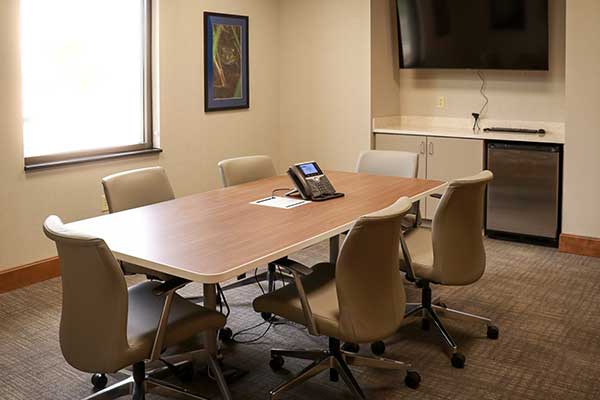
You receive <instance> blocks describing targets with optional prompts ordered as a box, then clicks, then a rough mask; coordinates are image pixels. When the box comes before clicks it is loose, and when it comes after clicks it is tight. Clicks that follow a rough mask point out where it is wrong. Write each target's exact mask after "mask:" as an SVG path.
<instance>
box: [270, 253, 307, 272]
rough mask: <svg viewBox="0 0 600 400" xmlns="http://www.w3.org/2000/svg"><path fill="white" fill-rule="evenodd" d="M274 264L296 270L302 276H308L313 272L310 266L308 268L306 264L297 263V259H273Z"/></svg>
mask: <svg viewBox="0 0 600 400" xmlns="http://www.w3.org/2000/svg"><path fill="white" fill-rule="evenodd" d="M274 264H276V265H279V266H280V267H284V268H287V269H289V270H290V271H292V272H297V273H298V274H300V275H302V276H308V275H310V274H312V272H313V270H312V268H309V267H307V266H306V265H304V264H302V263H299V262H298V261H294V260H290V259H289V258H287V257H284V258H282V259H279V260H277V261H275V263H274Z"/></svg>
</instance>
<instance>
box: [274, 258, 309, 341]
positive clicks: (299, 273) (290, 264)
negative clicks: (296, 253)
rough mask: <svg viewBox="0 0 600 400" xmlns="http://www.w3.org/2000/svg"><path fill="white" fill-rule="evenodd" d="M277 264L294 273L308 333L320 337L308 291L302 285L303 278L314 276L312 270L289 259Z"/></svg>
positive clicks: (283, 259) (279, 261)
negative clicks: (307, 294)
mask: <svg viewBox="0 0 600 400" xmlns="http://www.w3.org/2000/svg"><path fill="white" fill-rule="evenodd" d="M275 264H277V265H280V266H282V267H284V268H287V269H289V270H290V272H291V273H292V276H293V277H294V284H295V285H296V290H297V291H298V296H299V297H300V304H301V305H302V313H303V314H304V320H305V321H306V325H307V328H308V333H310V334H311V335H313V336H319V330H318V329H317V323H316V322H315V317H314V315H313V313H312V309H311V307H310V303H309V302H308V297H307V296H306V290H304V284H303V283H302V278H303V277H305V276H308V275H310V274H312V272H313V271H312V269H311V268H309V267H307V266H306V265H304V264H300V263H299V262H297V261H294V260H290V259H289V258H287V257H284V258H282V259H280V260H277V261H275Z"/></svg>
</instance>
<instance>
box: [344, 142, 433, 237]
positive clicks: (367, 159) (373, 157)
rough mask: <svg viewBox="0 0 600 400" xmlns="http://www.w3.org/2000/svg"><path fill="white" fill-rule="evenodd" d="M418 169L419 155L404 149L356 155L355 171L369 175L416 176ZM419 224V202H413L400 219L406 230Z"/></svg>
mask: <svg viewBox="0 0 600 400" xmlns="http://www.w3.org/2000/svg"><path fill="white" fill-rule="evenodd" d="M418 170H419V155H418V154H416V153H409V152H406V151H388V150H368V151H363V152H362V153H360V155H359V156H358V162H357V163H356V172H359V173H366V174H371V175H383V176H397V177H400V178H416V177H417V172H418ZM419 225H421V208H420V204H419V202H418V201H417V202H415V203H413V206H412V209H411V211H410V212H409V213H408V214H406V216H405V217H404V219H403V220H402V228H403V229H404V230H405V231H406V230H409V229H413V228H416V227H418V226H419Z"/></svg>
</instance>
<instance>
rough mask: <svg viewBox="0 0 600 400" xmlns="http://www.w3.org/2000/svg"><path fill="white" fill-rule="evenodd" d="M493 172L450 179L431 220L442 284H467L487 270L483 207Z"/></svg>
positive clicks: (435, 258)
mask: <svg viewBox="0 0 600 400" xmlns="http://www.w3.org/2000/svg"><path fill="white" fill-rule="evenodd" d="M493 177H494V175H493V174H492V173H491V172H490V171H482V172H480V173H479V174H477V175H474V176H471V177H467V178H462V179H457V180H454V181H452V182H450V184H449V186H448V189H447V190H446V192H445V193H444V196H443V197H442V200H441V201H440V204H439V205H438V207H437V211H436V213H435V216H434V218H433V223H432V240H433V268H434V270H435V275H436V276H437V277H438V279H439V280H441V282H439V283H442V284H447V285H468V284H470V283H473V282H475V281H477V280H478V279H479V278H481V276H482V275H483V273H484V271H485V248H484V245H483V212H484V210H483V207H484V195H485V188H486V186H487V184H488V183H489V182H491V180H492V179H493Z"/></svg>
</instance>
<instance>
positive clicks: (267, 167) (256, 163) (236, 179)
mask: <svg viewBox="0 0 600 400" xmlns="http://www.w3.org/2000/svg"><path fill="white" fill-rule="evenodd" d="M217 165H218V167H219V174H220V176H221V183H222V186H223V187H224V188H226V187H230V186H235V185H241V184H244V183H248V182H253V181H257V180H259V179H264V178H270V177H272V176H275V175H277V172H276V171H275V166H274V165H273V160H272V159H271V157H269V156H247V157H238V158H230V159H227V160H223V161H220V162H219V163H218V164H217ZM274 189H275V188H274ZM277 279H282V280H284V281H285V280H286V279H289V276H287V275H284V274H279V273H278V271H277V266H276V265H275V264H274V263H270V264H269V265H268V266H267V271H266V272H262V273H260V274H256V276H251V277H246V275H240V276H238V281H237V282H234V283H232V284H229V285H227V286H224V287H223V288H222V290H223V291H226V290H231V289H236V288H240V287H244V286H247V285H255V284H256V283H257V281H258V282H263V281H267V282H268V285H267V291H268V292H272V291H273V290H274V289H275V282H276V280H277ZM262 317H263V318H264V319H265V320H267V321H268V320H269V319H271V314H268V313H264V314H262Z"/></svg>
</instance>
